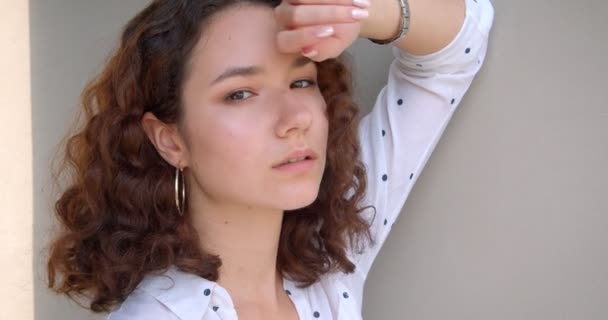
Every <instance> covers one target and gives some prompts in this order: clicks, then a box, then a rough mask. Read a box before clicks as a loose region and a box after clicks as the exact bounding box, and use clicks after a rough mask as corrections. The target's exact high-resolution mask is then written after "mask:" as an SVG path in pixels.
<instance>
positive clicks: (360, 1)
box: [353, 0, 371, 8]
mask: <svg viewBox="0 0 608 320" xmlns="http://www.w3.org/2000/svg"><path fill="white" fill-rule="evenodd" d="M353 4H354V5H356V6H359V7H361V8H369V6H371V3H369V1H368V0H353Z"/></svg>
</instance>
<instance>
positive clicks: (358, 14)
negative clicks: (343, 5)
mask: <svg viewBox="0 0 608 320" xmlns="http://www.w3.org/2000/svg"><path fill="white" fill-rule="evenodd" d="M352 16H353V18H354V19H364V18H367V17H368V16H369V11H367V10H365V9H353V12H352Z"/></svg>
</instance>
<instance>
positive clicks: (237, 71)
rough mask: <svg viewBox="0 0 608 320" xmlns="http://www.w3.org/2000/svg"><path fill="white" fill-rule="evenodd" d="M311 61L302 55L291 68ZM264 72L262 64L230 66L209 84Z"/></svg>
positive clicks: (294, 61)
mask: <svg viewBox="0 0 608 320" xmlns="http://www.w3.org/2000/svg"><path fill="white" fill-rule="evenodd" d="M310 63H313V61H312V60H310V59H309V58H307V57H304V56H300V57H297V58H296V59H294V60H293V62H292V63H291V66H290V69H296V68H301V67H304V66H306V65H308V64H310ZM263 72H264V68H262V67H260V66H245V67H232V68H228V69H227V70H226V71H224V72H223V73H222V74H221V75H220V76H219V77H217V78H216V79H215V80H213V81H212V82H211V83H210V84H209V86H212V85H214V84H216V83H218V82H221V81H224V80H226V79H228V78H232V77H246V76H253V75H257V74H260V73H263Z"/></svg>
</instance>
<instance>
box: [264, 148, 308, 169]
mask: <svg viewBox="0 0 608 320" xmlns="http://www.w3.org/2000/svg"><path fill="white" fill-rule="evenodd" d="M316 159H317V154H316V153H315V152H314V151H313V150H312V149H310V148H306V149H299V150H294V151H292V152H290V153H289V154H288V155H287V156H286V157H285V158H284V159H283V160H282V161H280V162H279V163H278V164H275V165H274V166H273V167H272V168H273V169H292V170H293V169H306V168H309V167H311V166H312V164H313V163H314V162H315V161H316Z"/></svg>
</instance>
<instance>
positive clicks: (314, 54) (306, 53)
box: [302, 50, 319, 58]
mask: <svg viewBox="0 0 608 320" xmlns="http://www.w3.org/2000/svg"><path fill="white" fill-rule="evenodd" d="M318 54H319V52H318V51H317V50H312V51H310V52H304V51H302V55H303V56H305V57H307V58H312V57H314V56H316V55H318Z"/></svg>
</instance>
